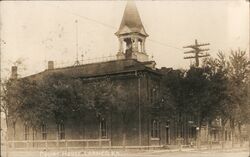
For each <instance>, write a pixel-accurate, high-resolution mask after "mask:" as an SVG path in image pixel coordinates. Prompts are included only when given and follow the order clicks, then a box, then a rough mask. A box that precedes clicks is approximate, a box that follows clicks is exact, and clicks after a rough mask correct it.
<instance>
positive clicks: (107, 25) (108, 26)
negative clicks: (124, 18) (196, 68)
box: [50, 6, 182, 51]
mask: <svg viewBox="0 0 250 157" xmlns="http://www.w3.org/2000/svg"><path fill="white" fill-rule="evenodd" d="M50 7H52V6H50ZM56 8H57V9H58V10H61V11H64V12H65V13H69V14H71V15H74V16H77V17H80V18H82V19H85V20H88V21H91V22H94V23H96V24H99V25H102V26H104V27H107V28H110V29H114V30H116V29H117V28H116V27H115V26H112V25H109V24H106V23H103V22H101V21H98V20H95V19H92V18H89V17H86V16H83V15H79V14H77V13H74V12H71V11H68V10H66V9H63V8H60V7H59V6H57V7H56ZM148 40H149V41H151V42H153V43H156V44H160V45H162V46H165V47H169V48H173V49H176V50H178V51H182V49H181V48H178V47H175V46H171V45H169V44H166V43H163V42H159V41H157V40H154V39H148Z"/></svg>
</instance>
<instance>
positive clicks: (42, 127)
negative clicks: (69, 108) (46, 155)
mask: <svg viewBox="0 0 250 157" xmlns="http://www.w3.org/2000/svg"><path fill="white" fill-rule="evenodd" d="M41 134H42V139H43V140H46V139H47V126H46V125H45V124H42V126H41Z"/></svg>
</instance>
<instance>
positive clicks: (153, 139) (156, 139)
mask: <svg viewBox="0 0 250 157" xmlns="http://www.w3.org/2000/svg"><path fill="white" fill-rule="evenodd" d="M150 140H152V141H159V140H160V138H158V137H154V138H152V137H151V138H150Z"/></svg>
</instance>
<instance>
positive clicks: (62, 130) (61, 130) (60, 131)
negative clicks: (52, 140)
mask: <svg viewBox="0 0 250 157" xmlns="http://www.w3.org/2000/svg"><path fill="white" fill-rule="evenodd" d="M57 129H58V138H59V140H64V139H65V126H64V124H63V123H60V124H58V126H57Z"/></svg>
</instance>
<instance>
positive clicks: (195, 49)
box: [183, 39, 210, 67]
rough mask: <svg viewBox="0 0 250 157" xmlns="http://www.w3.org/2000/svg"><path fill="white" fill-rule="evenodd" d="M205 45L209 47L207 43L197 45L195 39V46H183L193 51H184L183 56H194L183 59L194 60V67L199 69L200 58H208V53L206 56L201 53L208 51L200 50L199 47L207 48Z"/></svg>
mask: <svg viewBox="0 0 250 157" xmlns="http://www.w3.org/2000/svg"><path fill="white" fill-rule="evenodd" d="M207 45H210V44H209V43H204V44H198V41H197V39H195V44H194V45H188V46H184V47H183V48H191V49H193V50H191V51H186V52H184V54H190V53H191V54H194V56H187V57H184V59H193V58H194V59H195V66H196V67H199V59H200V58H202V57H208V56H210V55H209V54H208V53H206V54H203V51H208V50H209V49H208V48H206V49H201V48H200V47H201V46H207Z"/></svg>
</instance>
